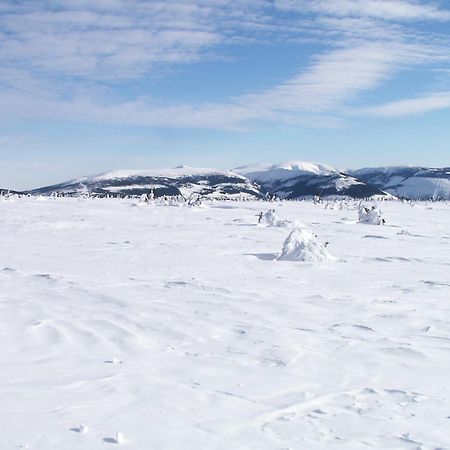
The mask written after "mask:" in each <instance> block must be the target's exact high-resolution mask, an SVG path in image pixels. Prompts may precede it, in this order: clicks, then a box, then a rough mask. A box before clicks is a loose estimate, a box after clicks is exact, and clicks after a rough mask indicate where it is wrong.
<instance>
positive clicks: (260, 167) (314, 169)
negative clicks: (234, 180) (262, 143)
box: [234, 161, 337, 182]
mask: <svg viewBox="0 0 450 450" xmlns="http://www.w3.org/2000/svg"><path fill="white" fill-rule="evenodd" d="M234 171H235V172H237V173H239V174H241V175H244V176H245V177H247V178H248V179H250V180H252V181H259V182H271V181H280V180H289V179H291V178H296V177H298V176H301V175H333V174H335V173H337V170H336V169H334V168H333V167H330V166H326V165H324V164H318V163H313V162H305V161H290V162H286V163H282V164H252V165H248V166H242V167H238V168H237V169H234Z"/></svg>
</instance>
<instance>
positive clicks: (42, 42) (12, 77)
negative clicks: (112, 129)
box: [0, 0, 450, 129]
mask: <svg viewBox="0 0 450 450" xmlns="http://www.w3.org/2000/svg"><path fill="white" fill-rule="evenodd" d="M448 20H450V11H449V10H446V9H443V8H440V7H439V5H438V3H434V4H430V3H425V2H418V1H406V0H352V1H350V0H308V1H306V0H273V1H272V0H216V1H207V0H189V1H188V0H173V1H157V0H156V1H152V2H147V1H141V0H128V1H125V0H95V1H94V0H91V1H88V0H78V1H77V2H73V1H71V0H47V1H45V0H33V1H31V0H22V1H7V2H6V3H2V4H1V5H0V102H1V103H2V105H5V106H4V107H3V109H2V111H0V114H3V115H8V116H9V115H11V114H12V115H16V116H29V117H40V118H42V117H47V118H52V119H66V120H78V121H87V122H100V123H123V124H133V125H143V126H164V127H199V128H224V129H230V128H231V129H243V128H246V127H248V126H251V125H252V124H255V123H261V122H273V123H282V124H296V123H297V124H298V123H300V124H307V125H318V126H340V125H342V123H343V121H344V120H346V118H347V117H348V116H349V114H348V113H347V112H346V111H348V110H349V108H350V109H351V108H352V104H353V103H354V102H358V101H362V100H363V99H364V96H365V95H366V94H367V93H369V92H371V91H374V90H376V89H377V88H379V87H380V86H381V85H382V84H383V83H384V82H386V81H387V80H390V79H392V78H393V77H396V76H399V74H401V73H402V72H403V71H407V70H411V69H412V68H415V67H418V66H422V67H430V68H431V67H434V66H435V65H436V64H440V65H441V66H442V64H448V62H449V54H450V53H449V50H450V43H449V39H450V38H449V36H448V35H447V34H445V33H442V32H440V33H437V32H435V33H430V32H429V31H428V32H427V31H426V30H423V29H421V28H420V27H417V28H414V27H411V22H417V23H422V22H423V21H448ZM277 40H278V41H279V40H286V41H289V42H294V43H295V42H297V45H299V46H300V45H302V43H303V42H305V41H306V42H307V41H309V42H311V41H312V42H314V43H315V44H316V45H317V46H318V47H317V48H318V53H317V54H316V55H315V56H313V57H312V58H311V60H310V61H309V63H307V64H305V65H304V67H302V68H299V70H298V73H297V74H296V75H294V76H291V77H290V78H288V79H287V80H286V81H284V82H282V83H280V84H278V85H274V86H272V87H270V88H265V89H258V88H257V87H256V86H255V88H254V89H253V92H250V93H245V94H244V93H243V94H241V95H238V96H234V97H231V98H224V99H222V101H219V102H216V103H205V102H201V101H199V102H196V103H191V104H186V103H173V102H171V103H168V102H167V101H165V100H164V99H163V98H161V97H160V96H159V97H158V99H157V98H156V96H155V95H152V94H151V92H150V93H149V95H148V96H146V97H133V96H132V95H130V96H129V97H128V98H126V99H125V100H119V97H120V96H118V95H116V94H117V92H116V90H117V89H118V86H120V83H123V82H124V81H126V82H130V80H144V79H146V78H148V77H150V76H152V74H155V73H158V72H159V71H160V70H161V69H162V68H166V67H173V66H174V65H178V66H179V65H183V64H193V63H195V62H197V61H199V60H202V59H211V58H220V57H222V56H223V55H226V51H227V48H228V46H229V45H238V44H239V43H248V42H259V43H260V44H273V42H274V41H277ZM441 69H442V67H441ZM443 69H444V70H445V68H443ZM405 102H408V101H405ZM409 102H413V103H410V104H409V105H404V104H402V102H399V103H397V106H395V105H396V104H394V103H393V104H391V105H385V106H381V107H378V109H377V108H372V109H369V108H366V109H364V108H362V109H364V110H365V111H366V113H367V114H368V115H383V114H384V115H385V116H389V117H396V116H398V115H399V114H395V113H393V112H391V113H389V111H395V110H397V111H400V110H401V109H402V108H405V109H407V108H408V107H413V109H414V107H415V108H416V109H420V107H419V106H418V104H419V103H420V104H421V107H422V110H423V111H426V108H425V106H424V105H425V103H426V101H425V99H415V100H409ZM414 102H416V103H415V104H414ZM421 102H422V103H421ZM428 104H429V105H430V106H429V108H430V107H432V106H431V105H432V104H434V105H435V106H434V109H436V105H439V104H442V100H441V103H439V101H438V99H436V98H434V97H432V98H428ZM414 105H415V106H414ZM358 108H359V110H361V107H360V106H358ZM383 108H384V109H383ZM430 110H431V109H430ZM383 111H384V112H383ZM400 115H401V114H400Z"/></svg>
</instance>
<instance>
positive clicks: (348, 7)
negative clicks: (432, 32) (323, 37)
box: [275, 0, 450, 21]
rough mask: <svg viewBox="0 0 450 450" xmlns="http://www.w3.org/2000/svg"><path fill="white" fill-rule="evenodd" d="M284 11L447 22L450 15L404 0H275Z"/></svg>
mask: <svg viewBox="0 0 450 450" xmlns="http://www.w3.org/2000/svg"><path fill="white" fill-rule="evenodd" d="M275 1H276V4H277V5H278V6H279V7H280V8H283V9H287V10H292V9H296V10H300V9H301V10H309V11H314V12H316V13H323V14H327V15H331V16H337V17H346V16H350V17H375V18H377V19H383V20H400V21H401V20H419V21H422V20H444V21H445V20H449V19H450V12H449V11H446V10H442V9H440V8H438V7H437V6H434V5H432V4H424V3H419V2H416V1H406V0H275Z"/></svg>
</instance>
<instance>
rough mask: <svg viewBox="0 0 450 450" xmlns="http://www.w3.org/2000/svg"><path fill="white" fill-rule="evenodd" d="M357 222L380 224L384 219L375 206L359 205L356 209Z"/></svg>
mask: <svg viewBox="0 0 450 450" xmlns="http://www.w3.org/2000/svg"><path fill="white" fill-rule="evenodd" d="M358 222H359V223H365V224H368V225H381V224H383V223H384V219H383V218H382V216H381V211H380V209H379V208H378V207H377V206H372V207H368V206H361V207H360V208H359V211H358Z"/></svg>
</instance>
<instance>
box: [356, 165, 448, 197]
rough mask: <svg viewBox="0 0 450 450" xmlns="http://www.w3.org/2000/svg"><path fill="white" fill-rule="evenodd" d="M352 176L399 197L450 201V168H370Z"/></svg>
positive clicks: (360, 170) (359, 170)
mask: <svg viewBox="0 0 450 450" xmlns="http://www.w3.org/2000/svg"><path fill="white" fill-rule="evenodd" d="M351 174H352V175H354V176H355V177H357V178H359V179H361V180H364V181H365V182H367V183H370V184H372V185H374V186H376V187H378V188H379V189H383V190H385V191H387V192H390V193H391V194H394V195H396V196H399V197H403V198H408V199H417V200H428V199H438V200H440V199H443V200H450V167H444V168H426V167H407V166H403V167H376V168H370V167H369V168H365V169H358V170H353V171H351Z"/></svg>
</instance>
